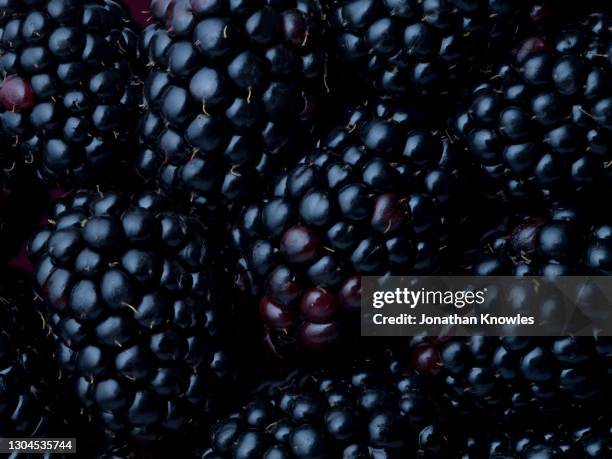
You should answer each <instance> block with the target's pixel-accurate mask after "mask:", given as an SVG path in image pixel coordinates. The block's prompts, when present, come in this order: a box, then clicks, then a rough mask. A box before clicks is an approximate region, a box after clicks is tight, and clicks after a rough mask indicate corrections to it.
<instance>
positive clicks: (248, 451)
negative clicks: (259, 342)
mask: <svg viewBox="0 0 612 459" xmlns="http://www.w3.org/2000/svg"><path fill="white" fill-rule="evenodd" d="M420 384H421V383H420V381H419V379H418V377H417V376H416V375H414V374H413V373H408V372H403V373H399V374H396V375H394V376H391V375H388V374H387V375H385V376H382V372H381V371H373V370H370V369H362V368H358V369H355V370H353V371H352V372H350V373H344V372H342V373H341V374H339V375H338V374H332V373H325V372H321V371H319V372H312V373H304V372H295V373H293V374H292V375H290V377H289V378H287V380H285V381H282V382H278V383H268V385H267V386H264V388H263V389H262V390H261V391H260V393H258V394H256V395H255V397H254V398H253V399H252V400H251V401H250V402H249V403H247V404H246V405H245V406H244V407H243V408H242V409H241V410H240V411H239V412H237V413H234V414H232V415H230V416H228V417H226V418H225V419H223V420H221V421H220V422H218V423H217V425H216V426H214V427H213V429H212V430H211V439H210V448H209V449H208V450H206V451H205V452H203V453H202V454H201V456H199V457H201V458H202V459H229V458H232V459H246V458H252V459H272V458H278V459H285V458H286V459H294V458H295V459H297V458H303V459H306V458H308V459H323V458H325V459H327V458H345V459H353V458H354V459H374V458H398V459H399V458H404V457H421V458H429V457H451V456H447V455H446V454H448V453H449V451H450V450H451V443H452V442H451V438H450V437H451V433H454V432H448V433H447V430H446V429H447V428H446V427H445V426H444V424H443V423H441V422H440V421H439V418H438V416H439V413H438V412H437V410H436V406H435V404H434V403H433V402H432V401H431V399H429V398H428V397H427V396H426V395H424V393H423V392H422V391H421V389H422V387H421V386H420Z"/></svg>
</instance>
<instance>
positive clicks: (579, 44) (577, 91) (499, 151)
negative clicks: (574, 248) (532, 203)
mask: <svg viewBox="0 0 612 459" xmlns="http://www.w3.org/2000/svg"><path fill="white" fill-rule="evenodd" d="M611 27H612V20H611V19H610V17H609V16H608V15H607V14H603V13H594V14H591V15H590V16H588V17H586V18H585V19H584V20H582V21H580V22H578V23H576V24H575V25H573V26H568V27H567V28H566V29H565V30H563V31H562V32H561V33H559V34H558V36H557V37H556V38H555V39H553V40H548V39H543V38H539V37H533V38H530V39H528V40H526V41H525V42H524V43H523V45H522V46H521V47H520V48H519V50H518V51H517V53H516V56H515V57H514V58H513V59H511V61H510V62H507V63H506V64H504V65H502V66H501V67H500V68H499V69H498V71H497V72H496V73H491V74H490V75H489V78H488V80H487V81H485V82H484V83H483V84H481V85H479V86H477V87H476V89H475V90H474V91H473V93H472V94H471V96H470V101H469V103H468V106H467V108H466V109H464V110H462V111H461V112H460V113H459V114H458V115H457V116H456V118H455V119H454V125H455V129H456V131H457V132H458V133H459V135H460V136H461V137H463V138H464V139H465V140H466V143H467V148H468V149H469V151H470V152H471V154H472V156H473V157H474V158H475V160H476V161H477V162H478V163H479V164H480V166H481V168H482V171H483V175H484V176H485V177H488V178H489V179H490V180H489V181H490V182H491V183H490V184H489V188H490V191H491V192H492V193H494V194H500V195H503V196H504V197H506V198H507V199H526V198H529V199H541V198H542V197H544V198H547V199H552V200H557V199H565V198H567V197H568V195H571V194H573V193H575V192H576V190H583V189H586V190H589V189H596V190H597V189H599V188H605V189H607V188H609V185H610V168H609V164H610V159H611V158H612V153H611V151H610V143H611V139H612V137H611V135H612V89H611V88H612V61H611V60H610V52H609V51H610V47H611V46H612V35H611V34H610V28H611Z"/></svg>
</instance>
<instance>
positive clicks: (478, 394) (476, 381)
mask: <svg viewBox="0 0 612 459" xmlns="http://www.w3.org/2000/svg"><path fill="white" fill-rule="evenodd" d="M437 352H439V367H437V368H436V369H435V372H439V374H438V376H437V377H438V378H439V379H440V380H441V381H442V382H443V387H444V393H445V397H447V398H448V402H449V404H450V406H451V407H452V409H453V410H454V411H455V412H457V413H463V414H464V415H466V416H472V417H473V418H474V419H478V418H483V417H484V418H487V419H489V420H490V422H491V423H492V424H496V423H499V422H500V421H502V420H504V421H508V422H521V420H525V419H531V418H532V417H535V418H540V419H545V418H548V419H553V420H556V421H559V420H560V419H562V416H570V417H571V416H572V415H573V414H575V413H580V412H593V413H597V412H600V413H603V411H605V410H603V411H601V410H599V409H598V408H597V407H598V406H606V405H607V404H609V403H610V400H611V398H612V392H611V391H610V383H611V382H612V360H611V359H610V356H612V340H611V339H610V338H609V337H598V338H591V337H558V338H533V337H501V338H499V337H482V336H473V337H469V338H451V339H447V340H443V342H441V343H439V344H438V351H437ZM608 415H609V413H608Z"/></svg>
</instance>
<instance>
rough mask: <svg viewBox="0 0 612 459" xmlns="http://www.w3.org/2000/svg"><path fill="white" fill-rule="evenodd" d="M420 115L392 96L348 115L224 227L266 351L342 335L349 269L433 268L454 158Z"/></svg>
mask: <svg viewBox="0 0 612 459" xmlns="http://www.w3.org/2000/svg"><path fill="white" fill-rule="evenodd" d="M420 123H421V121H420V120H419V113H418V112H415V111H413V110H412V109H409V108H405V107H399V106H396V105H394V104H386V103H380V104H374V105H373V106H371V107H368V106H367V107H362V108H359V109H356V110H353V111H351V112H350V113H348V115H347V117H346V124H345V125H344V126H341V127H338V128H336V129H334V130H332V131H331V132H330V133H329V134H328V135H327V136H326V137H324V138H323V139H322V140H321V141H320V143H319V145H318V148H317V149H316V150H315V151H314V152H313V153H310V154H308V155H306V156H304V157H303V158H302V159H301V160H300V161H299V163H298V164H297V165H296V166H295V167H293V168H291V169H289V170H287V172H285V173H282V174H280V175H279V176H278V177H276V179H275V181H274V185H275V186H274V191H273V192H272V193H271V194H268V195H267V196H266V197H265V199H264V200H263V201H259V202H255V203H253V204H252V205H250V206H248V207H247V208H246V209H245V211H244V212H243V214H242V217H241V218H240V220H239V221H238V223H237V224H236V225H234V228H233V231H232V238H233V243H234V246H235V249H236V251H237V253H238V255H239V260H238V266H237V269H236V276H235V283H236V285H237V287H238V288H240V289H241V290H242V291H243V292H244V293H246V294H247V295H248V296H249V297H251V298H253V299H255V300H256V301H258V302H259V307H260V313H261V317H262V318H263V319H264V322H265V324H266V331H265V340H266V342H267V344H268V346H270V347H271V348H272V349H273V351H274V352H275V353H277V354H287V353H290V352H291V350H292V348H294V347H297V348H298V349H299V348H301V347H304V346H305V347H306V348H310V349H321V348H326V347H329V346H330V345H331V344H334V343H335V342H337V341H338V340H339V338H340V337H342V336H343V335H344V336H346V335H347V334H350V328H351V326H350V325H349V324H348V323H347V319H348V318H350V317H354V312H355V311H357V310H358V309H359V305H360V281H359V276H360V275H389V274H404V273H409V272H420V273H433V272H436V271H437V270H438V269H439V268H440V259H441V252H442V247H443V244H444V243H443V241H444V239H445V231H446V230H445V224H446V217H447V215H446V213H445V209H447V207H448V206H447V205H448V203H449V201H450V200H451V195H452V193H453V191H454V190H456V189H458V187H457V184H458V180H457V179H458V172H457V169H456V166H457V165H456V161H457V157H456V155H455V154H454V149H453V146H452V145H451V144H450V143H448V142H447V141H446V140H445V139H444V138H443V137H441V136H440V135H439V133H434V132H430V131H427V130H424V129H421V128H420V127H419V126H420ZM348 321H349V322H350V319H348ZM346 328H349V330H346Z"/></svg>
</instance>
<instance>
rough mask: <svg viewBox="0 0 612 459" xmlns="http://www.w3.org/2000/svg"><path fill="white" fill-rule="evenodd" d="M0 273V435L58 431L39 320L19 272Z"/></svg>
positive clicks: (45, 340)
mask: <svg viewBox="0 0 612 459" xmlns="http://www.w3.org/2000/svg"><path fill="white" fill-rule="evenodd" d="M0 275H1V283H0V435H2V436H3V437H41V436H47V435H51V436H52V435H59V434H61V433H62V432H63V430H62V428H63V427H64V426H63V419H62V417H61V413H60V412H59V410H58V408H59V406H60V405H59V404H58V403H57V402H58V397H56V396H55V393H54V392H53V390H55V391H57V387H55V382H56V380H57V369H56V368H54V367H53V366H52V365H50V364H49V362H50V360H51V359H50V357H51V353H50V351H49V337H48V336H47V333H46V326H45V321H44V318H43V316H42V314H41V313H40V312H38V310H37V309H36V307H35V305H34V303H33V301H32V295H31V288H30V286H29V284H28V282H27V278H26V277H25V275H23V274H21V273H20V272H18V271H16V270H14V269H10V268H3V269H2V271H1V272H0ZM62 408H63V409H65V405H64V406H62ZM65 411H67V410H65ZM64 433H65V432H64Z"/></svg>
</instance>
